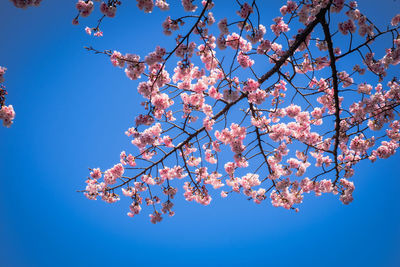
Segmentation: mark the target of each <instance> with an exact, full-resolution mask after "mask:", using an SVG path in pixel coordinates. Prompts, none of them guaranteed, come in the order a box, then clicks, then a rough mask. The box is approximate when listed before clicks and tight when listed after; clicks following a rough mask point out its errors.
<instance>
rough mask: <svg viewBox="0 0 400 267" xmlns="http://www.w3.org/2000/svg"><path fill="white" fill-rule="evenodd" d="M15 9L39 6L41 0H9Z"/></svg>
mask: <svg viewBox="0 0 400 267" xmlns="http://www.w3.org/2000/svg"><path fill="white" fill-rule="evenodd" d="M10 1H11V2H12V3H13V4H14V6H15V7H18V8H23V9H25V8H28V7H30V6H39V5H40V2H42V0H10Z"/></svg>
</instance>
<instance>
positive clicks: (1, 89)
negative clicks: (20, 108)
mask: <svg viewBox="0 0 400 267" xmlns="http://www.w3.org/2000/svg"><path fill="white" fill-rule="evenodd" d="M6 70H7V69H6V68H5V67H1V66H0V120H2V121H3V126H5V127H10V126H11V124H12V123H13V120H14V118H15V111H14V108H13V106H12V105H8V106H6V105H5V100H6V95H7V91H6V89H5V86H4V85H3V84H2V83H4V81H5V79H4V74H5V73H6Z"/></svg>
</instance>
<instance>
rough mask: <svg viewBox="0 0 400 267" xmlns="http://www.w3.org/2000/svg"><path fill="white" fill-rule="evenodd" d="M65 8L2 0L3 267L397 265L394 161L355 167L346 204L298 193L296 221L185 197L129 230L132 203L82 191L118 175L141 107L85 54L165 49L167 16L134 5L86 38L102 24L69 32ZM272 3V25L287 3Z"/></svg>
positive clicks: (382, 11) (131, 89)
mask: <svg viewBox="0 0 400 267" xmlns="http://www.w3.org/2000/svg"><path fill="white" fill-rule="evenodd" d="M71 2H75V1H65V0H62V1H61V0H60V1H49V0H43V2H42V4H41V6H40V7H39V8H29V9H27V10H20V9H16V8H15V7H14V6H12V4H11V2H9V1H1V2H0V31H1V33H2V38H1V42H0V66H6V67H7V68H8V72H7V73H6V76H5V78H6V83H5V84H6V86H7V89H8V91H9V97H8V99H7V103H9V104H12V105H13V106H14V108H15V110H16V112H17V117H16V119H15V123H14V125H13V126H12V127H11V128H10V129H6V128H0V171H1V172H0V181H1V187H0V265H1V266H94V265H97V266H157V265H161V264H163V265H164V266H198V265H203V266H253V265H259V266H270V265H271V266H294V265H296V266H400V258H399V257H400V213H399V205H400V198H399V195H398V192H399V188H400V179H399V174H398V170H397V166H398V164H399V162H400V155H395V156H393V157H391V158H390V159H388V160H383V161H377V162H376V163H374V164H371V163H369V162H365V163H363V164H361V165H360V166H358V168H357V169H356V175H355V176H354V177H353V178H354V182H355V185H356V191H355V193H354V197H355V200H354V202H353V203H352V204H351V205H348V206H344V205H343V204H342V203H341V202H340V201H339V200H338V199H337V197H336V196H332V195H326V196H322V197H318V198H317V197H315V196H313V195H306V197H305V200H304V203H303V204H302V205H301V206H300V212H299V213H294V212H289V211H287V210H284V209H282V208H274V207H272V206H271V205H270V204H269V203H268V202H265V203H263V204H261V205H256V204H254V203H253V202H249V201H246V200H244V198H243V197H242V196H233V197H229V198H228V199H220V198H218V197H216V198H215V199H214V200H213V201H212V203H211V205H210V206H206V207H204V206H200V205H199V204H196V203H188V202H186V201H184V200H183V198H182V197H181V193H182V190H180V191H179V193H178V195H179V196H178V200H177V201H176V203H175V211H176V215H175V216H174V217H173V218H165V219H164V220H163V221H162V223H160V224H157V225H153V224H151V223H150V222H149V218H148V216H147V213H148V212H147V210H145V211H144V212H143V214H141V216H138V217H135V218H134V219H131V218H129V217H127V216H126V215H125V214H126V212H127V208H128V206H127V203H126V202H121V203H117V204H114V205H109V204H106V203H104V202H101V201H89V200H87V199H86V198H85V197H84V196H83V195H82V194H79V193H77V192H76V190H79V189H82V188H83V187H84V180H85V177H86V176H87V175H88V169H87V168H88V167H97V166H99V167H102V168H107V167H110V166H112V164H114V163H115V162H117V161H118V155H119V153H120V152H121V150H123V149H126V148H127V147H128V146H129V139H128V138H126V136H125V135H124V131H125V130H126V129H127V128H129V127H130V126H131V125H132V124H133V119H134V117H135V115H137V112H138V110H137V107H138V105H139V103H140V101H141V98H140V97H139V96H138V94H137V92H136V85H137V83H136V82H132V81H130V80H129V79H127V78H126V77H125V75H124V73H123V72H122V71H121V70H119V69H117V68H114V67H112V65H111V64H110V62H109V60H108V58H106V57H103V56H99V55H93V54H90V53H88V52H87V51H85V50H84V49H83V46H85V45H93V46H94V47H96V48H99V49H119V50H120V51H121V52H134V53H138V54H141V55H142V56H143V55H145V54H147V53H148V52H150V51H151V50H152V49H154V47H155V46H156V44H157V43H156V42H155V41H158V42H161V43H162V44H163V45H165V46H168V45H169V46H171V44H172V43H171V40H170V39H167V38H164V37H160V36H161V31H162V30H161V28H160V27H159V25H160V23H161V21H162V20H163V19H164V18H165V16H166V14H163V13H161V12H155V14H153V15H146V14H143V13H142V12H140V11H138V10H137V8H136V7H135V6H134V2H135V1H124V2H123V8H121V9H120V10H118V13H117V17H116V18H115V19H112V20H110V19H109V20H107V21H105V22H106V23H105V25H104V27H103V31H104V37H102V38H100V39H98V38H96V39H95V38H93V37H90V36H88V35H86V34H85V33H84V31H83V29H84V26H85V25H94V23H95V20H96V18H97V16H93V15H92V16H91V17H90V18H88V19H85V20H81V24H80V25H79V26H77V27H76V26H75V27H74V26H72V25H71V20H72V18H73V17H74V16H75V15H76V11H75V9H74V5H73V4H72V3H71ZM170 2H172V1H170ZM217 2H218V1H217ZM268 2H270V1H268ZM271 2H273V3H269V4H268V5H265V7H264V9H263V10H265V14H263V17H264V20H265V21H266V23H265V24H266V25H268V24H269V23H270V20H269V18H273V17H275V16H278V9H279V6H280V5H281V3H282V1H271ZM360 2H361V3H360V9H361V10H363V11H364V12H365V13H366V14H367V15H369V16H370V17H371V18H373V19H374V20H375V21H377V22H379V23H380V25H385V24H387V23H388V22H389V20H390V18H391V17H392V16H393V15H394V14H395V13H396V12H397V13H398V12H399V11H400V2H399V1H389V0H384V1H379V3H380V4H379V5H377V4H376V1H372V0H368V1H364V0H363V1H360ZM225 9H227V7H218V6H217V10H216V11H215V12H214V13H215V14H216V17H217V18H220V17H218V12H217V11H218V10H219V12H224V11H225ZM181 11H182V10H181ZM97 15H98V13H97ZM159 37H160V38H159ZM395 71H396V72H398V71H399V68H398V67H397V69H395Z"/></svg>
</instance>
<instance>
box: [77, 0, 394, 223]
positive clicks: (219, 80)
mask: <svg viewBox="0 0 400 267" xmlns="http://www.w3.org/2000/svg"><path fill="white" fill-rule="evenodd" d="M137 3H138V7H139V9H141V10H143V11H144V12H147V13H150V12H151V11H152V10H153V8H154V6H156V7H158V8H160V9H161V10H163V11H167V10H168V9H169V5H168V4H167V2H166V1H163V0H157V1H155V2H154V1H152V0H138V1H137ZM232 3H234V4H236V5H237V9H238V11H237V12H236V14H231V16H229V14H224V16H227V17H222V18H219V21H218V23H215V22H216V18H215V15H214V14H213V13H212V12H211V11H212V10H213V8H214V6H215V5H218V4H219V3H218V2H213V1H211V0H207V1H205V0H203V1H202V2H201V5H202V8H198V6H197V5H196V1H191V0H182V6H183V9H184V10H185V11H186V12H190V13H189V14H190V15H185V16H182V17H179V18H171V16H167V17H166V19H165V21H164V22H163V24H162V27H163V30H164V34H165V35H167V36H170V35H173V34H174V33H176V36H175V39H174V40H175V41H174V43H173V45H171V47H170V49H168V48H165V47H161V46H156V48H155V50H154V51H150V52H149V54H147V55H146V56H145V57H144V58H143V59H141V56H139V55H136V54H130V53H127V54H125V55H123V54H122V53H121V52H119V51H116V50H104V51H102V50H97V49H95V48H93V47H89V48H87V49H88V50H89V51H94V52H95V53H100V54H105V55H107V56H109V57H110V60H111V63H112V64H113V65H114V66H116V67H119V68H124V72H125V74H126V76H127V77H128V78H129V79H131V80H135V81H136V80H139V83H138V85H137V89H138V93H139V94H140V95H142V96H143V98H144V101H143V102H142V105H143V113H142V114H139V115H138V116H137V117H136V120H135V125H133V126H132V127H131V128H129V129H128V130H127V131H126V135H127V136H128V137H130V138H131V143H132V144H133V146H134V147H136V150H137V152H136V154H135V152H133V151H135V149H134V148H129V151H130V152H126V151H122V152H121V155H120V162H119V163H117V164H116V165H114V166H113V167H112V168H110V169H106V170H105V171H101V170H100V169H99V168H95V169H91V173H90V177H89V178H88V179H87V181H86V183H87V186H86V189H85V190H83V192H84V194H85V195H86V196H87V197H88V198H89V199H97V198H98V197H101V198H102V199H103V200H104V201H106V202H108V203H113V202H116V201H118V200H120V197H119V194H118V191H119V190H121V191H122V193H123V195H124V196H126V197H127V198H129V199H130V200H131V205H130V210H129V212H128V215H129V216H131V217H133V216H135V215H136V214H138V213H140V212H141V210H142V207H143V205H144V204H146V205H148V206H151V207H152V211H151V214H150V218H151V222H153V223H156V222H159V221H161V220H162V214H169V215H170V216H172V215H174V212H173V211H172V208H173V202H172V201H173V199H174V197H175V195H176V194H177V192H179V190H181V189H180V188H182V189H183V196H184V198H185V199H186V200H188V201H195V202H198V203H200V204H203V205H208V204H210V202H211V200H212V198H213V197H215V193H214V192H213V190H211V189H220V188H221V189H222V190H221V191H220V192H219V194H220V195H221V196H222V197H227V196H229V195H230V194H235V193H240V194H244V195H245V196H246V198H248V199H252V200H253V201H254V202H256V203H261V202H263V201H265V200H266V199H268V198H269V199H270V201H271V203H272V204H273V205H274V206H276V207H278V206H280V207H284V208H286V209H292V210H296V211H297V210H298V204H300V203H301V202H302V200H303V197H304V194H305V193H310V192H314V193H315V194H316V195H317V196H319V195H321V194H322V193H333V194H338V195H339V198H340V200H341V201H342V202H343V203H344V204H349V203H350V202H351V201H352V200H353V196H352V193H353V191H354V189H355V186H354V184H353V182H352V181H350V178H351V177H352V176H353V174H354V166H355V165H356V164H357V163H359V162H361V161H363V160H370V161H372V162H374V161H375V160H377V159H378V158H382V159H385V158H388V157H390V156H391V155H393V154H394V153H395V152H396V150H397V148H398V147H399V141H400V133H399V130H400V123H399V121H398V117H399V113H398V106H399V104H400V84H399V81H398V80H397V79H396V78H395V77H387V76H388V74H387V73H388V70H389V69H390V67H391V66H394V65H398V64H399V63H400V38H399V37H398V36H399V23H400V15H397V16H395V17H394V18H393V19H392V20H391V21H390V24H391V25H390V26H388V28H386V29H385V30H381V29H379V28H378V27H377V26H376V25H374V24H373V23H372V21H371V20H370V19H368V18H367V17H366V16H365V15H364V14H362V12H361V11H360V10H358V8H357V3H356V2H355V1H351V2H348V3H347V2H346V1H344V0H303V1H287V2H286V4H285V5H283V6H282V7H281V8H280V10H279V12H280V16H278V17H276V18H274V19H273V20H272V21H273V23H272V24H271V25H270V27H269V28H270V30H271V31H267V28H266V27H265V26H264V25H262V24H261V21H263V18H262V17H261V14H262V12H260V10H259V5H258V4H257V1H256V0H253V1H250V2H244V3H241V2H240V1H232ZM120 4H121V2H120V1H108V2H102V3H101V4H100V10H101V12H102V14H103V15H102V17H101V18H100V20H99V22H98V24H97V25H96V26H95V27H92V28H89V30H91V31H92V30H94V31H95V32H99V31H100V30H99V25H100V23H101V22H102V21H103V18H105V17H114V16H115V12H116V10H117V8H121V7H122V5H121V7H120ZM76 7H77V9H78V11H79V15H78V16H81V17H87V16H89V15H90V13H92V11H93V10H94V3H93V2H92V1H82V0H81V1H78V3H77V6H76ZM192 14H193V15H192ZM333 17H335V19H338V20H339V21H341V22H340V23H339V24H338V25H334V24H333V23H332V21H333V20H332V18H333ZM77 20H78V17H76V18H75V19H74V23H75V24H77ZM185 23H189V24H190V23H191V24H190V26H189V27H188V29H189V30H188V31H187V32H182V30H181V29H180V26H181V25H183V24H185ZM215 24H217V27H215ZM356 30H358V34H356ZM291 32H295V33H294V34H291V35H290V33H291ZM377 38H381V39H383V40H386V42H387V49H386V50H385V51H376V52H374V50H376V48H375V47H374V40H376V39H377ZM385 38H386V39H385ZM342 51H345V52H342ZM378 54H383V56H382V57H381V58H378V57H377V56H376V55H378ZM195 62H201V63H200V64H198V63H196V64H195ZM343 62H345V63H344V64H342V63H343ZM257 63H259V64H260V65H261V66H266V67H262V68H260V67H258V64H257ZM267 63H268V64H267ZM375 79H377V81H375ZM374 82H375V84H373V83H374ZM383 82H384V83H383ZM311 166H313V167H311ZM180 180H183V181H180ZM160 203H161V206H160V205H159V204H160Z"/></svg>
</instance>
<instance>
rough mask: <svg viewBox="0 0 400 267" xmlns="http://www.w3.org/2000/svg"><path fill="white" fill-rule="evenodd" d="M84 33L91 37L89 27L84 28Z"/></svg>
mask: <svg viewBox="0 0 400 267" xmlns="http://www.w3.org/2000/svg"><path fill="white" fill-rule="evenodd" d="M85 32H86V33H87V34H89V35H91V34H92V29H91V28H89V27H86V28H85Z"/></svg>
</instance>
